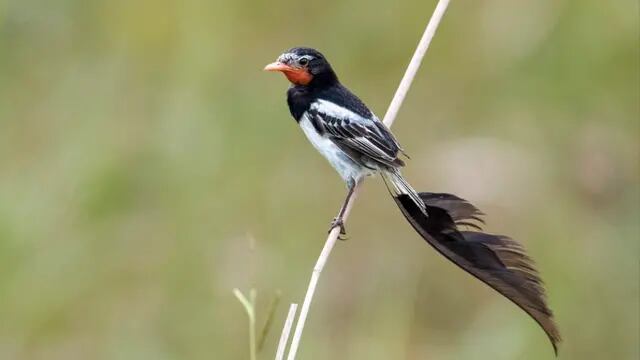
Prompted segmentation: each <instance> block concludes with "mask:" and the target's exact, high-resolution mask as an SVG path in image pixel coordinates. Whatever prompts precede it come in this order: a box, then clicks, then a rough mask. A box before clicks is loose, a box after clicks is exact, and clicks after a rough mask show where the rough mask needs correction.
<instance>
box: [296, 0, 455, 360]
mask: <svg viewBox="0 0 640 360" xmlns="http://www.w3.org/2000/svg"><path fill="white" fill-rule="evenodd" d="M448 5H449V0H440V1H439V2H438V5H437V6H436V9H435V10H434V12H433V15H432V16H431V19H430V20H429V23H428V24H427V28H426V29H425V31H424V34H423V35H422V38H421V39H420V42H419V43H418V47H417V48H416V51H415V53H414V54H413V57H412V58H411V62H410V63H409V66H408V67H407V70H406V71H405V73H404V76H403V77H402V81H400V85H399V86H398V89H397V90H396V93H395V95H394V96H393V100H392V101H391V104H390V105H389V109H388V110H387V113H386V114H385V117H384V120H383V122H384V124H385V125H387V126H388V127H391V125H392V124H393V121H394V120H395V118H396V116H397V115H398V111H399V110H400V106H401V105H402V102H403V101H404V98H405V97H406V95H407V92H408V91H409V88H410V87H411V83H412V82H413V79H414V78H415V75H416V73H417V72H418V68H420V64H421V63H422V59H423V57H424V55H425V53H426V52H427V49H428V48H429V44H430V43H431V39H433V35H434V34H435V32H436V29H437V28H438V25H439V24H440V20H441V19H442V16H443V15H444V13H445V11H446V10H447V6H448ZM359 189H360V184H357V185H356V188H355V190H354V192H353V196H352V197H351V201H349V203H348V204H347V208H346V211H345V214H344V217H343V219H344V220H346V219H347V217H348V216H349V213H350V212H351V208H352V207H353V203H354V201H355V199H356V197H357V196H358V191H359ZM339 235H340V228H339V227H336V228H333V229H332V230H331V232H330V233H329V237H327V241H326V242H325V244H324V248H323V249H322V252H321V253H320V257H319V258H318V261H317V262H316V265H315V267H314V268H313V273H312V274H311V280H310V281H309V286H308V288H307V293H306V295H305V297H304V302H303V303H302V308H301V310H300V317H299V318H298V323H297V324H296V329H295V332H294V333H293V339H292V340H291V348H290V349H289V356H288V357H287V360H295V358H296V353H297V352H298V346H299V345H300V338H301V336H302V330H304V324H305V322H306V320H307V314H308V313H309V306H310V305H311V300H312V299H313V294H314V293H315V291H316V285H317V284H318V280H319V279H320V274H321V273H322V269H323V268H324V265H325V264H326V262H327V259H328V258H329V255H330V254H331V250H332V249H333V247H334V245H335V244H336V240H337V239H338V236H339Z"/></svg>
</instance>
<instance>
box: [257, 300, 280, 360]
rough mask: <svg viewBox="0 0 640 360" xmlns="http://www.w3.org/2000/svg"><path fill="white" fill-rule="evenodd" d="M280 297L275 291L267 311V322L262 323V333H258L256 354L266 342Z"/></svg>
mask: <svg viewBox="0 0 640 360" xmlns="http://www.w3.org/2000/svg"><path fill="white" fill-rule="evenodd" d="M281 297H282V292H281V291H280V290H277V291H276V293H275V296H274V297H273V300H272V301H271V303H270V304H269V310H268V311H267V320H265V321H264V326H263V327H262V331H261V332H260V340H258V353H260V352H261V351H262V349H263V348H264V343H265V341H266V340H267V335H269V330H271V325H273V318H274V317H275V315H276V310H277V309H278V304H280V298H281Z"/></svg>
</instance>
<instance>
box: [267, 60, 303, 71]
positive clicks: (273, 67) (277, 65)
mask: <svg viewBox="0 0 640 360" xmlns="http://www.w3.org/2000/svg"><path fill="white" fill-rule="evenodd" d="M295 70H296V69H295V68H293V67H291V66H289V65H287V64H283V63H281V62H279V61H276V62H274V63H271V64H269V65H267V66H265V67H264V71H280V72H285V71H295Z"/></svg>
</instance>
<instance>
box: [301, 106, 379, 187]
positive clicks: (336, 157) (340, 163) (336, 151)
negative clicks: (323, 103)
mask: <svg viewBox="0 0 640 360" xmlns="http://www.w3.org/2000/svg"><path fill="white" fill-rule="evenodd" d="M300 127H301V128H302V131H304V134H305V135H306V136H307V139H309V142H311V144H312V145H313V146H314V147H315V148H316V149H317V150H318V152H320V154H322V156H324V157H325V158H326V159H327V160H328V161H329V163H330V164H331V166H333V168H334V169H336V171H337V172H338V174H340V177H342V179H343V180H344V181H345V182H350V181H357V180H360V178H362V177H364V176H367V175H371V174H373V171H371V170H370V169H367V168H365V167H363V166H362V165H360V164H358V163H356V162H354V161H353V160H351V159H350V158H349V156H348V155H347V154H345V152H344V151H342V150H341V149H340V148H339V147H338V146H336V144H334V143H333V142H332V141H331V140H329V139H328V138H327V137H325V136H322V135H320V134H318V132H317V131H316V128H315V127H313V124H312V123H311V121H310V120H309V118H308V117H307V115H306V114H305V115H303V116H302V118H301V119H300Z"/></svg>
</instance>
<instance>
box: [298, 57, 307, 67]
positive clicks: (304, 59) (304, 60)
mask: <svg viewBox="0 0 640 360" xmlns="http://www.w3.org/2000/svg"><path fill="white" fill-rule="evenodd" d="M298 63H299V64H300V65H302V66H304V65H307V64H308V63H309V59H307V58H302V59H300V60H298Z"/></svg>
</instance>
